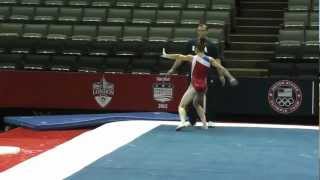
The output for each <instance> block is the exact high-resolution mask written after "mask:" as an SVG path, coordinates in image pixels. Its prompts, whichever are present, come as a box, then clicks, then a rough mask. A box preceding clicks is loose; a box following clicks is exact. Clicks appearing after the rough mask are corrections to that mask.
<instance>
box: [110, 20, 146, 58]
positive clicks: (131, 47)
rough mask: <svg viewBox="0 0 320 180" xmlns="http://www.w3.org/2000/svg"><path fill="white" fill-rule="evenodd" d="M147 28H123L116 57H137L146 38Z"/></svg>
mask: <svg viewBox="0 0 320 180" xmlns="http://www.w3.org/2000/svg"><path fill="white" fill-rule="evenodd" d="M147 30H148V29H147V27H142V26H125V27H124V29H123V36H122V41H120V42H119V43H118V44H117V47H116V48H117V49H116V51H117V52H116V54H118V55H139V54H141V50H142V47H143V42H144V41H145V40H146V38H147Z"/></svg>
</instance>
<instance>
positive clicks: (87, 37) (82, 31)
mask: <svg viewBox="0 0 320 180" xmlns="http://www.w3.org/2000/svg"><path fill="white" fill-rule="evenodd" d="M95 37H96V26H90V25H74V26H73V33H72V35H71V37H70V40H69V41H65V46H64V50H63V54H68V55H82V54H85V53H87V52H88V49H89V45H90V44H91V41H93V39H94V38H95Z"/></svg>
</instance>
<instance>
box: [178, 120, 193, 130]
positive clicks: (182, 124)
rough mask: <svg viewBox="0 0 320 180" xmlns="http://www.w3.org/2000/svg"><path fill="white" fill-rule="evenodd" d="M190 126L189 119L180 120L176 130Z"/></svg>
mask: <svg viewBox="0 0 320 180" xmlns="http://www.w3.org/2000/svg"><path fill="white" fill-rule="evenodd" d="M189 126H191V124H190V122H189V121H186V122H181V123H180V124H179V125H178V126H177V127H176V131H181V129H183V128H186V127H189Z"/></svg>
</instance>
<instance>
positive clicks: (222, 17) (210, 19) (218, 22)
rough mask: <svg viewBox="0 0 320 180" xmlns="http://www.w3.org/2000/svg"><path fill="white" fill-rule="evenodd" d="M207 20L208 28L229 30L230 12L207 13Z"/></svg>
mask: <svg viewBox="0 0 320 180" xmlns="http://www.w3.org/2000/svg"><path fill="white" fill-rule="evenodd" d="M205 20H206V24H207V25H208V26H216V27H222V28H227V27H229V25H230V12H229V11H207V13H206V19H205ZM229 29H230V28H229Z"/></svg>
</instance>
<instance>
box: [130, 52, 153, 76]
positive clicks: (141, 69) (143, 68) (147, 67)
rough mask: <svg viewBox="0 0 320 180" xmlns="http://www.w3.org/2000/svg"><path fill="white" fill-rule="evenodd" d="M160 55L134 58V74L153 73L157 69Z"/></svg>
mask: <svg viewBox="0 0 320 180" xmlns="http://www.w3.org/2000/svg"><path fill="white" fill-rule="evenodd" d="M157 60H158V57H149V56H143V57H138V58H133V59H132V62H131V65H132V67H131V68H132V69H131V72H132V73H134V74H137V73H138V74H151V73H153V72H154V71H155V68H156V67H155V66H156V63H157Z"/></svg>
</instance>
